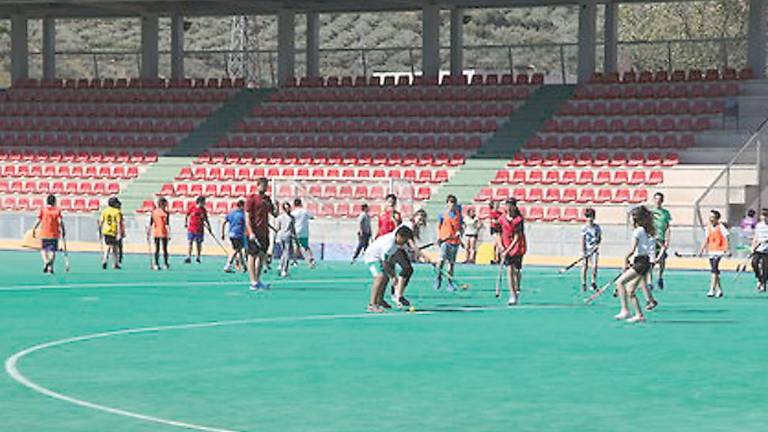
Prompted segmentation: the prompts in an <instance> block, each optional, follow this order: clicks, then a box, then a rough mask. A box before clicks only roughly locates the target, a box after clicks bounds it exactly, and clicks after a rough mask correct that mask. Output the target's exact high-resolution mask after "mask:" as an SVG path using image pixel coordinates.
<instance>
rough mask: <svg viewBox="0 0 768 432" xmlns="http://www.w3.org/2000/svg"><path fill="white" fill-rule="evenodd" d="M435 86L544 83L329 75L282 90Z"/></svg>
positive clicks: (538, 77) (534, 79) (537, 79)
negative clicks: (293, 88)
mask: <svg viewBox="0 0 768 432" xmlns="http://www.w3.org/2000/svg"><path fill="white" fill-rule="evenodd" d="M438 83H440V84H442V85H444V86H464V85H468V84H471V85H499V84H501V85H512V84H517V85H527V84H533V85H541V84H544V74H541V73H534V74H533V75H532V76H530V77H529V76H528V74H523V73H521V74H517V76H513V75H512V74H503V75H502V76H501V78H499V75H498V74H488V75H485V76H483V75H481V74H474V75H472V78H471V79H469V77H468V76H467V75H458V76H452V75H445V76H443V78H442V80H440V81H438V80H437V79H436V78H434V79H433V78H426V79H425V78H424V77H422V76H414V77H413V78H411V77H410V76H408V75H400V76H399V77H397V79H395V77H394V76H392V75H385V76H384V78H383V79H382V78H381V77H379V76H372V77H370V78H368V77H365V76H357V77H355V78H354V79H353V78H352V77H350V76H344V77H337V76H330V77H327V78H326V77H302V78H300V79H298V80H297V79H296V78H291V79H289V80H288V82H287V83H286V85H285V87H296V86H298V87H307V88H318V87H358V88H360V87H380V86H382V85H383V86H384V87H393V86H398V87H407V86H412V85H413V86H422V85H423V86H430V85H437V84H438Z"/></svg>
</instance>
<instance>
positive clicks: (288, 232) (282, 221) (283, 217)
mask: <svg viewBox="0 0 768 432" xmlns="http://www.w3.org/2000/svg"><path fill="white" fill-rule="evenodd" d="M275 221H276V222H277V233H275V238H276V239H277V241H285V240H290V238H291V236H292V235H293V230H294V229H295V226H294V220H293V218H291V217H290V216H288V215H287V214H285V213H280V216H278V217H277V219H276V220H275Z"/></svg>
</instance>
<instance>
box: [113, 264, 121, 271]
mask: <svg viewBox="0 0 768 432" xmlns="http://www.w3.org/2000/svg"><path fill="white" fill-rule="evenodd" d="M114 268H115V270H122V269H123V268H122V267H120V264H115V267H114Z"/></svg>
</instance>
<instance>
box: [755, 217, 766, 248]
mask: <svg viewBox="0 0 768 432" xmlns="http://www.w3.org/2000/svg"><path fill="white" fill-rule="evenodd" d="M755 239H757V251H758V252H761V253H768V224H766V223H765V222H758V223H757V225H756V226H755Z"/></svg>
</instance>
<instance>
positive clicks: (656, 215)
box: [649, 192, 672, 289]
mask: <svg viewBox="0 0 768 432" xmlns="http://www.w3.org/2000/svg"><path fill="white" fill-rule="evenodd" d="M663 205H664V194H663V193H661V192H656V193H655V194H654V195H653V210H652V211H653V222H654V225H655V226H656V241H657V244H658V245H661V246H663V247H664V253H663V254H662V255H661V256H660V257H659V260H658V262H657V263H656V264H657V265H658V266H659V278H658V286H659V289H664V269H665V268H666V266H667V252H666V251H667V250H668V249H669V237H670V229H669V223H670V222H672V215H671V214H670V213H669V210H667V209H665V208H664V207H663ZM649 285H650V286H649V288H653V282H651V281H649Z"/></svg>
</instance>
